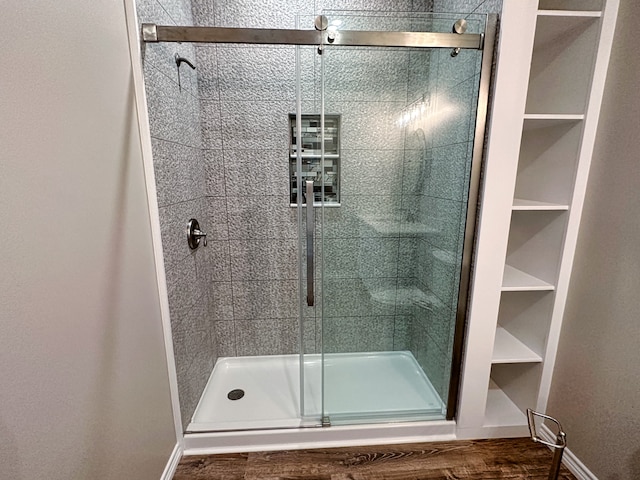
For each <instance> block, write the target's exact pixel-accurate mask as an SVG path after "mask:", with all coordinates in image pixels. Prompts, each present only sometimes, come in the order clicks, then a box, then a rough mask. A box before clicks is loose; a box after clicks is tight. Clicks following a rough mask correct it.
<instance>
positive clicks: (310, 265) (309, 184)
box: [298, 180, 316, 307]
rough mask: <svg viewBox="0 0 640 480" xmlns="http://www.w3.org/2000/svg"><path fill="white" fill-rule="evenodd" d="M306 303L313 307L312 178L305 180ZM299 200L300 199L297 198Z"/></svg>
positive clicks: (313, 220) (313, 223)
mask: <svg viewBox="0 0 640 480" xmlns="http://www.w3.org/2000/svg"><path fill="white" fill-rule="evenodd" d="M306 185H307V195H306V196H307V305H308V306H310V307H313V297H314V295H313V230H314V228H315V225H316V221H315V217H314V212H313V180H307V181H306ZM298 201H300V200H298Z"/></svg>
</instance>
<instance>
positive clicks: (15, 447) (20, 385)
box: [0, 0, 176, 480]
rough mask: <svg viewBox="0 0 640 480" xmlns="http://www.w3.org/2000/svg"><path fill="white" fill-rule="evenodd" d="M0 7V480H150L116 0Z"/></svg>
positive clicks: (150, 387)
mask: <svg viewBox="0 0 640 480" xmlns="http://www.w3.org/2000/svg"><path fill="white" fill-rule="evenodd" d="M2 6H3V8H2V16H1V17H0V30H1V31H2V32H3V39H4V48H5V49H6V51H7V52H11V55H13V56H14V57H13V58H14V60H15V62H16V63H15V64H13V65H12V66H7V67H6V68H2V69H0V86H1V87H0V112H1V113H0V144H1V145H2V160H1V163H2V175H0V219H1V223H2V228H1V229H0V244H1V245H2V248H1V249H0V271H1V272H2V274H1V275H0V383H1V385H2V388H0V438H1V439H2V441H1V442H0V465H1V467H0V477H1V478H6V479H11V480H27V479H29V480H32V479H42V480H44V479H47V480H55V479H60V480H63V479H65V480H66V479H87V478H95V479H114V480H115V479H122V478H137V479H149V480H151V479H157V478H159V476H160V475H161V473H162V471H163V469H164V466H165V464H166V462H167V460H168V458H169V455H170V454H171V451H172V448H173V447H174V445H175V443H176V436H175V432H174V424H173V416H172V412H171V403H170V395H169V381H168V377H167V368H166V357H165V349H164V341H163V336H162V328H161V320H160V307H159V305H160V304H159V297H158V291H157V287H156V273H155V267H154V260H153V249H152V243H151V231H150V219H149V213H148V208H147V198H146V191H145V184H144V176H143V168H142V156H141V147H140V137H139V134H138V126H137V116H136V112H135V106H134V96H133V81H132V73H131V63H130V58H129V47H128V42H127V32H126V27H125V15H124V8H123V4H122V2H90V3H88V2H85V1H76V0H67V1H65V2H56V3H47V2H44V3H43V2H38V3H35V2H22V1H5V2H3V3H2Z"/></svg>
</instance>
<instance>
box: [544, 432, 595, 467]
mask: <svg viewBox="0 0 640 480" xmlns="http://www.w3.org/2000/svg"><path fill="white" fill-rule="evenodd" d="M540 437H541V438H542V439H543V440H545V441H547V442H555V441H556V436H555V435H554V434H553V432H552V431H551V429H550V428H549V427H547V426H546V425H542V428H540ZM562 464H563V465H564V466H565V467H567V468H568V469H569V471H570V472H571V473H573V474H574V475H575V476H576V478H577V479H578V480H598V477H596V476H595V475H594V473H593V472H592V471H591V470H589V469H588V468H587V466H586V465H585V464H584V463H582V462H581V461H580V459H579V458H578V457H577V456H576V455H575V454H574V453H573V452H572V451H571V450H570V449H568V448H565V449H564V455H563V456H562Z"/></svg>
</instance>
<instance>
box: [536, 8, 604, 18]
mask: <svg viewBox="0 0 640 480" xmlns="http://www.w3.org/2000/svg"><path fill="white" fill-rule="evenodd" d="M538 16H539V17H591V18H594V17H597V18H599V17H601V16H602V12H598V11H585V10H582V11H580V10H538Z"/></svg>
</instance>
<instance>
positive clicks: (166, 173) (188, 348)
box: [137, 0, 217, 426]
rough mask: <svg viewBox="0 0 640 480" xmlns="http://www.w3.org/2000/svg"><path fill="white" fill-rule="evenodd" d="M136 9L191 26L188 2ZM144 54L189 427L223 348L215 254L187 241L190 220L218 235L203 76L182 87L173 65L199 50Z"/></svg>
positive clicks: (188, 74) (152, 0) (150, 49)
mask: <svg viewBox="0 0 640 480" xmlns="http://www.w3.org/2000/svg"><path fill="white" fill-rule="evenodd" d="M137 10H138V18H139V20H140V22H141V23H142V22H151V23H157V24H161V25H188V24H191V23H192V16H191V5H190V3H189V2H188V1H185V0H181V1H177V0H138V2H137ZM143 48H144V51H143V61H144V76H145V88H146V93H147V101H148V107H149V118H150V127H151V136H152V150H153V161H154V170H155V177H156V187H157V196H158V206H159V213H160V224H161V232H162V244H163V251H164V263H165V269H166V276H167V286H168V293H169V308H170V315H171V328H172V332H173V345H174V353H175V361H176V368H177V376H178V392H179V397H180V404H181V410H182V423H183V426H186V425H187V424H188V422H189V418H190V416H191V414H192V413H193V411H194V409H195V407H196V404H197V402H198V399H199V397H200V395H201V393H202V390H203V388H204V386H205V384H206V382H207V379H208V377H209V374H210V373H211V370H212V368H213V365H214V362H215V360H216V346H217V342H215V340H214V337H213V329H212V328H211V324H210V318H211V315H212V311H213V308H212V302H211V301H210V298H209V287H208V280H209V277H210V275H211V272H210V270H209V268H208V265H209V259H208V254H209V251H208V250H207V249H203V248H199V249H198V250H196V251H192V250H190V249H189V247H188V246H187V241H186V235H185V231H186V224H187V221H188V220H189V219H190V218H197V219H198V220H199V221H200V226H201V229H202V230H204V231H205V232H211V231H212V226H211V225H209V224H208V222H207V219H208V216H207V215H206V211H207V207H208V205H207V199H206V196H205V194H206V190H207V183H206V176H205V163H204V162H203V152H202V148H201V147H202V140H201V124H200V101H199V99H198V86H197V76H196V72H194V71H193V70H191V69H190V68H189V67H188V66H187V65H186V64H183V65H182V67H181V68H180V86H179V85H178V73H177V67H176V62H175V58H174V55H175V54H176V53H179V54H180V55H181V56H184V57H186V58H187V59H189V60H190V61H192V62H193V61H195V50H194V48H193V46H191V45H189V44H174V43H166V44H162V43H159V44H146V45H144V47H143ZM214 232H215V229H214Z"/></svg>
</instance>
